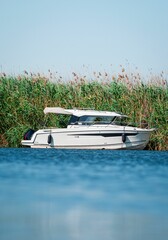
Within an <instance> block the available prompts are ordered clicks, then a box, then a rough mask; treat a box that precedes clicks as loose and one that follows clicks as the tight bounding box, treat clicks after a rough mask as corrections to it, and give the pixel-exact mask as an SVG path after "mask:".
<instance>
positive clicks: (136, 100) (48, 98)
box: [0, 68, 168, 150]
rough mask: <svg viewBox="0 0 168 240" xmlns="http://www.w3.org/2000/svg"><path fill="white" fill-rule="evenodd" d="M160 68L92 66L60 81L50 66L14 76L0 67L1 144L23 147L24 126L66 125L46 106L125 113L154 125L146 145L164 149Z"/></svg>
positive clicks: (167, 86)
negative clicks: (145, 71)
mask: <svg viewBox="0 0 168 240" xmlns="http://www.w3.org/2000/svg"><path fill="white" fill-rule="evenodd" d="M163 75H164V74H163V73H162V74H161V75H159V76H153V77H151V78H150V79H149V80H148V81H144V80H142V78H141V76H140V74H139V73H135V74H133V73H129V74H128V73H126V71H125V69H124V68H122V69H121V73H119V74H117V75H116V76H112V75H110V74H108V73H106V72H103V73H100V72H94V73H93V77H92V78H91V79H88V78H87V77H86V76H81V75H80V74H77V73H74V72H73V73H72V76H71V77H70V80H67V81H63V78H62V77H61V76H57V77H55V76H54V74H53V73H51V71H50V70H49V71H48V76H47V77H46V76H44V75H41V74H39V73H38V74H32V73H28V72H27V71H25V72H24V74H22V75H17V76H12V75H6V74H5V73H0V147H21V145H20V142H21V140H22V139H23V135H24V133H25V132H26V130H27V129H29V128H32V129H35V130H37V129H40V128H42V127H43V126H44V123H45V127H51V126H52V127H54V126H57V127H61V126H64V120H65V119H64V118H63V117H61V116H59V117H58V116H55V115H54V116H53V115H49V116H48V115H46V116H45V115H44V113H43V110H44V108H45V107H47V106H48V107H56V106H59V107H63V108H81V109H82V108H91V109H95V110H108V111H116V112H121V113H123V114H126V115H127V116H128V117H129V122H130V123H135V126H139V127H142V124H143V123H145V124H148V127H149V128H156V131H154V132H153V133H152V135H151V138H150V142H149V144H148V146H147V149H148V150H168V82H167V79H166V78H165V77H164V76H163Z"/></svg>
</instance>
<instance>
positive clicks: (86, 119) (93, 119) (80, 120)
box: [69, 116, 115, 125]
mask: <svg viewBox="0 0 168 240" xmlns="http://www.w3.org/2000/svg"><path fill="white" fill-rule="evenodd" d="M114 119H115V117H114V116H81V117H77V116H72V117H71V118H70V121H69V125H74V124H79V125H92V124H110V123H112V122H113V120H114Z"/></svg>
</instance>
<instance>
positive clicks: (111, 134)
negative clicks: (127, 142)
mask: <svg viewBox="0 0 168 240" xmlns="http://www.w3.org/2000/svg"><path fill="white" fill-rule="evenodd" d="M123 134H125V136H136V135H137V134H138V133H82V134H68V135H70V136H102V137H121V136H122V135H123Z"/></svg>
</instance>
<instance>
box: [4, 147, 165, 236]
mask: <svg viewBox="0 0 168 240" xmlns="http://www.w3.org/2000/svg"><path fill="white" fill-rule="evenodd" d="M167 236H168V152H166V151H165V152H156V151H110V150H104V151H103V150H56V149H29V148H23V149H3V148H2V149H0V240H30V239H31V240H55V239H56V240H57V239H58V240H86V239H87V240H102V239H105V240H141V239H143V240H149V239H152V240H160V239H162V240H164V239H167Z"/></svg>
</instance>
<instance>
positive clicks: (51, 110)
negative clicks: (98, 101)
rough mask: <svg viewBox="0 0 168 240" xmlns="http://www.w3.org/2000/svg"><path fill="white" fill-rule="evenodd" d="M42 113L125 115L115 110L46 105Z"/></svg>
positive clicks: (78, 115) (79, 115)
mask: <svg viewBox="0 0 168 240" xmlns="http://www.w3.org/2000/svg"><path fill="white" fill-rule="evenodd" d="M44 113H45V114H47V113H55V114H63V115H74V116H77V117H81V116H112V117H127V116H126V115H122V114H119V113H116V112H109V111H96V110H90V109H89V110H80V109H64V108H61V107H46V108H45V109H44Z"/></svg>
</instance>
